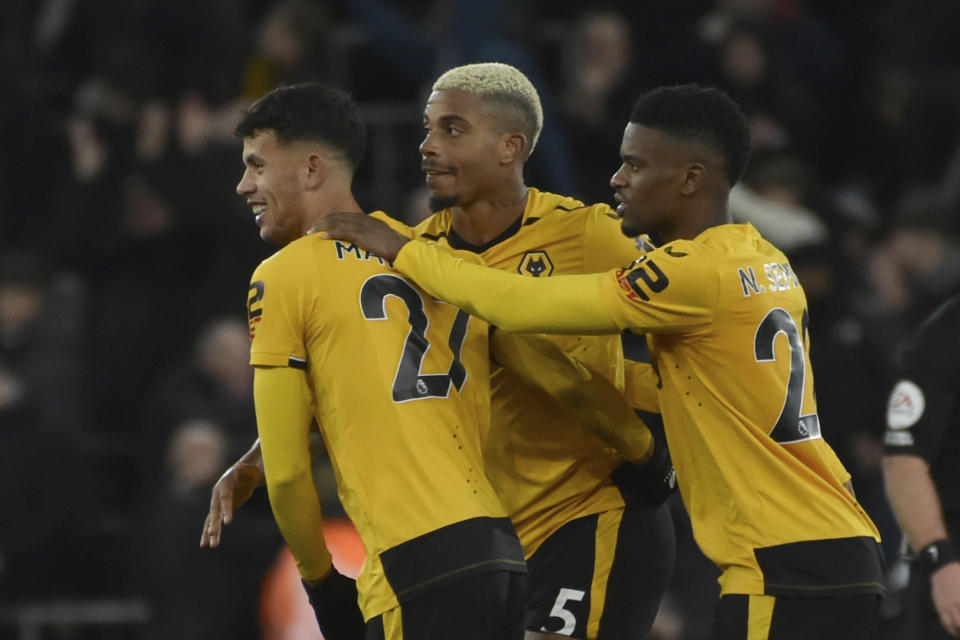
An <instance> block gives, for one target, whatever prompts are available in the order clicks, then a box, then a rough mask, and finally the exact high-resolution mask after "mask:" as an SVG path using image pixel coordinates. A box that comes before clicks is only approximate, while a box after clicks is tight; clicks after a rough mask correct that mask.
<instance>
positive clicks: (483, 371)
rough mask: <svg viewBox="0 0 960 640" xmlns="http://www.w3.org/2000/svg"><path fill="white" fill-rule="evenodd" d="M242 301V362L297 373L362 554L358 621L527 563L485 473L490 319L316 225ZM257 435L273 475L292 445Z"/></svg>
mask: <svg viewBox="0 0 960 640" xmlns="http://www.w3.org/2000/svg"><path fill="white" fill-rule="evenodd" d="M248 303H249V304H248V308H249V318H250V328H251V336H252V346H251V356H250V361H251V364H253V365H254V366H256V367H273V368H276V367H286V368H294V369H302V370H303V372H304V376H305V387H306V389H307V390H308V391H307V393H308V394H309V395H310V402H311V403H312V407H311V408H312V414H313V418H314V419H315V420H316V422H317V424H318V425H319V427H320V430H321V433H322V434H323V437H324V441H325V443H326V446H327V449H328V451H329V454H330V458H331V461H332V463H333V468H334V472H335V474H336V478H337V487H338V493H339V496H340V499H341V501H342V503H343V506H344V508H345V510H346V512H347V515H348V516H349V517H350V519H351V520H352V521H353V523H354V525H355V526H356V528H357V530H358V532H359V534H360V537H361V539H362V541H363V544H364V548H365V550H366V553H367V559H366V561H365V563H364V566H363V569H362V571H361V573H360V575H359V577H358V582H357V585H358V590H359V592H360V606H361V609H362V610H363V612H364V616H365V617H366V618H370V617H372V616H375V615H377V614H379V613H382V612H383V611H386V610H388V609H390V608H393V607H395V606H397V603H398V602H403V601H404V598H410V597H415V596H416V595H418V594H419V593H422V592H423V591H424V590H426V589H429V588H436V586H437V585H438V584H442V581H443V580H444V579H449V578H450V577H451V576H453V575H456V574H457V573H458V572H460V574H461V575H462V572H464V571H472V572H476V571H478V570H491V568H507V569H508V570H520V571H522V570H523V557H522V552H521V550H520V546H519V544H518V543H517V540H516V538H515V537H514V535H513V530H512V528H511V527H510V524H509V521H508V520H507V519H506V512H505V510H504V508H503V507H502V505H501V504H500V501H499V500H498V498H497V496H496V493H495V492H494V490H493V488H492V487H491V485H490V483H489V481H488V480H487V478H486V476H485V474H484V467H483V454H482V449H483V441H484V439H485V438H486V434H487V429H488V424H489V379H490V372H489V355H488V338H487V325H486V323H485V322H483V321H482V320H480V319H478V318H471V317H470V316H468V315H467V314H466V313H464V312H462V311H460V310H458V309H457V308H456V307H453V306H451V305H449V304H445V303H442V302H436V301H434V300H431V299H430V297H429V296H426V295H424V294H423V293H422V292H421V291H420V290H418V289H417V288H416V287H415V286H413V285H412V284H411V283H410V282H409V281H408V280H406V279H404V278H402V277H401V276H399V275H397V274H396V273H395V272H391V271H390V270H389V269H388V267H387V266H386V264H385V262H384V261H383V260H381V259H380V258H378V257H377V256H375V255H372V254H369V253H366V252H363V251H361V250H359V249H358V248H357V247H355V246H353V245H349V244H345V243H342V242H338V241H331V240H325V239H322V238H321V237H319V236H306V237H303V238H301V239H299V240H296V241H294V242H292V243H290V244H289V245H287V246H286V247H284V248H283V249H281V250H280V251H279V252H277V253H276V254H274V255H273V256H272V257H270V258H268V259H267V260H265V261H264V262H262V263H261V264H260V265H259V267H258V268H257V269H256V271H255V272H254V275H253V278H252V282H251V285H250V297H249V300H248ZM259 418H260V415H259V408H258V422H260V420H259ZM266 422H268V423H269V425H271V426H268V427H267V428H268V429H270V428H274V429H277V430H281V429H285V428H286V427H285V426H283V425H278V424H277V422H276V421H275V420H273V421H270V420H267V421H266ZM308 422H309V421H308ZM261 426H262V425H261ZM260 435H261V442H262V446H263V450H264V460H265V466H266V472H267V476H268V479H269V478H271V477H272V478H274V479H279V480H276V481H277V482H280V483H281V485H282V482H283V481H284V479H285V478H287V475H285V474H286V473H287V472H286V470H285V468H286V466H287V465H288V464H289V465H290V466H291V467H292V466H295V465H296V464H298V463H296V462H294V461H293V456H294V452H293V451H290V452H284V451H279V452H277V451H276V449H277V447H273V448H272V449H270V447H269V443H270V442H271V438H273V441H274V442H275V441H276V437H279V436H278V435H277V434H273V433H270V432H267V433H264V432H263V431H261V434H260ZM268 449H270V451H271V456H272V457H271V458H269V459H268V457H267V452H268ZM271 463H273V464H271ZM269 486H270V483H268V487H269ZM283 508H287V509H294V508H297V505H296V504H293V503H292V502H291V503H289V504H285V505H284V506H283ZM278 515H279V516H282V515H283V514H278ZM280 521H281V518H280V517H278V523H279V522H280ZM295 555H296V553H295ZM299 561H300V558H298V562H299ZM484 567H485V569H484Z"/></svg>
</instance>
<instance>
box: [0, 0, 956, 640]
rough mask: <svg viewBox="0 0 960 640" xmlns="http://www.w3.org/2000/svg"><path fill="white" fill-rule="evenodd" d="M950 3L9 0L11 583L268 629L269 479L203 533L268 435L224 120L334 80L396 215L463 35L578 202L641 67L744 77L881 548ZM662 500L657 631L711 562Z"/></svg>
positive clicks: (950, 76) (919, 289)
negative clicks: (229, 472) (668, 559)
mask: <svg viewBox="0 0 960 640" xmlns="http://www.w3.org/2000/svg"><path fill="white" fill-rule="evenodd" d="M586 4H589V5H590V7H589V8H585V6H586ZM958 23H960V4H958V3H952V2H939V3H927V5H926V6H925V8H924V10H923V11H917V10H916V8H915V6H914V3H911V2H909V1H907V0H871V1H869V2H867V0H849V1H847V2H833V1H831V0H674V1H671V2H662V1H656V0H632V1H630V2H625V1H621V2H594V3H583V2H574V1H573V0H549V2H548V1H546V0H524V1H512V2H507V1H505V0H486V1H484V2H477V1H476V0H404V1H402V2H401V1H399V0H393V1H389V0H190V2H185V1H182V0H133V1H131V0H6V1H5V2H3V3H2V4H0V84H2V86H3V91H2V92H0V141H2V149H3V150H4V153H5V154H6V155H5V157H6V158H7V160H6V161H5V162H4V165H3V168H2V170H0V192H2V193H3V194H4V198H3V202H2V203H0V228H2V230H3V232H2V233H0V438H2V445H0V478H2V480H3V481H4V482H3V484H2V486H3V487H4V491H3V492H2V497H0V500H2V502H3V504H2V505H0V518H2V523H3V524H2V525H0V604H2V603H9V602H18V601H25V600H36V599H51V598H72V597H97V596H119V595H131V594H132V595H136V596H141V597H144V598H146V599H147V600H148V601H149V602H150V604H151V606H152V607H153V611H154V613H155V615H154V616H153V619H154V620H155V621H156V622H155V623H153V624H152V625H151V627H152V631H151V632H152V633H154V635H153V636H148V637H154V636H155V637H178V638H187V637H194V636H193V635H186V632H185V631H183V630H182V629H180V628H178V627H172V628H171V627H166V628H164V626H163V625H164V621H165V622H166V623H170V622H173V621H175V620H177V619H180V620H183V619H188V620H191V622H192V625H191V626H192V627H194V628H193V629H192V631H193V632H196V634H197V635H196V636H195V637H231V638H248V637H249V638H256V637H258V633H257V631H256V627H257V624H256V616H257V608H256V602H257V597H258V595H257V594H258V585H259V584H260V583H261V582H262V580H263V576H264V574H265V572H266V571H267V570H268V568H269V566H270V564H271V563H272V562H273V560H274V558H275V556H276V552H277V550H278V549H279V548H280V538H279V536H278V534H277V531H276V528H275V526H274V525H273V522H272V519H271V517H270V513H269V508H268V507H267V506H266V502H265V500H264V499H263V496H260V497H259V498H257V499H255V500H254V501H253V503H252V504H251V505H250V507H249V508H245V510H244V511H242V512H241V514H240V516H239V518H238V520H237V523H236V524H234V525H233V526H232V527H231V528H230V529H229V530H228V531H227V532H226V535H225V537H224V544H223V547H222V548H221V549H219V550H217V551H215V552H209V551H204V552H201V551H200V550H199V549H198V548H197V547H198V542H199V533H200V526H201V524H202V522H203V516H204V514H205V512H206V506H207V502H208V500H209V489H210V486H211V485H212V483H213V482H214V480H215V479H216V477H217V475H218V474H219V473H220V472H221V471H222V470H223V469H224V468H225V466H226V465H227V464H228V463H229V461H231V460H232V459H233V458H235V457H236V456H237V455H239V454H240V453H242V452H243V450H244V449H245V448H246V446H248V445H249V444H250V442H251V441H252V440H253V439H254V437H255V432H256V429H255V422H254V416H253V407H252V398H251V381H252V375H251V373H250V370H249V367H248V365H247V355H248V353H247V350H248V338H247V330H246V324H245V316H244V302H245V296H246V292H247V283H248V279H249V276H250V274H251V272H252V270H253V268H254V267H255V266H256V264H257V263H258V262H259V261H260V260H262V259H263V258H265V257H266V256H268V255H269V254H270V253H271V252H272V251H274V250H275V248H273V247H269V246H267V245H265V244H263V243H262V241H261V240H260V238H259V236H258V233H257V228H256V226H255V224H254V221H253V215H252V214H251V212H250V211H249V209H248V208H247V207H246V205H245V203H244V202H243V201H242V200H241V199H240V198H239V197H237V196H236V194H235V193H234V187H235V185H236V182H237V181H238V180H239V177H240V173H241V162H240V144H239V142H238V141H237V140H236V139H235V138H234V136H233V127H234V125H235V123H236V121H237V119H238V116H239V113H240V111H241V110H242V109H243V107H244V106H245V105H247V104H249V102H250V101H251V100H252V99H255V98H256V97H258V96H259V95H261V94H262V93H264V92H265V91H267V90H268V89H270V88H272V87H274V86H277V85H279V84H284V83H292V82H296V81H301V80H321V81H327V82H330V83H333V84H336V85H338V86H341V87H343V88H345V89H347V90H349V91H350V92H351V93H352V95H353V96H354V97H355V98H356V99H357V100H358V101H359V103H360V104H361V106H362V109H363V112H364V117H365V119H366V121H367V122H368V126H369V139H370V142H369V149H368V153H367V158H366V159H365V161H364V163H363V165H362V167H361V169H360V173H359V175H358V178H357V187H358V189H357V194H358V196H359V198H360V203H361V205H362V206H364V207H365V208H367V209H369V210H373V209H384V210H387V211H388V212H390V213H391V214H392V215H395V216H396V217H398V218H401V219H403V220H405V221H407V222H411V223H413V222H416V221H418V220H420V219H422V218H423V217H425V216H426V215H427V214H428V212H427V211H426V208H425V207H426V205H425V202H426V198H425V195H424V188H423V180H422V176H421V174H420V170H419V154H418V151H417V145H418V143H419V140H420V139H421V137H422V126H421V118H420V113H421V110H422V104H423V101H424V99H425V97H426V96H427V95H428V92H429V87H430V84H431V83H432V81H433V79H435V77H436V76H437V75H439V73H441V72H442V71H444V70H445V69H447V68H449V67H451V66H454V65H457V64H462V63H466V62H476V61H503V62H508V63H510V64H513V65H515V66H517V67H519V68H520V69H521V70H523V71H524V72H525V73H526V74H527V75H528V76H529V77H530V78H531V80H532V81H533V82H534V84H535V85H536V86H537V87H538V89H539V90H540V93H541V98H542V100H543V103H544V111H545V129H544V133H543V136H542V138H541V142H540V144H539V145H538V148H537V151H536V153H534V155H533V157H532V158H531V160H530V162H529V163H528V170H527V173H526V176H527V180H528V183H529V184H530V185H532V186H537V187H539V188H542V189H545V190H549V191H555V192H558V193H563V194H569V195H573V196H576V197H579V198H580V199H582V200H584V201H587V202H597V201H608V202H609V201H610V200H611V190H610V188H609V178H610V175H611V174H612V173H613V171H614V170H615V169H616V167H617V165H618V164H619V160H618V149H619V141H620V136H621V133H622V131H623V126H624V124H625V122H626V119H627V116H628V115H629V112H630V108H631V106H632V101H633V99H634V98H635V97H636V96H638V95H639V94H640V93H641V92H642V91H644V90H647V89H649V88H652V87H654V86H657V85H660V84H673V83H678V82H699V83H703V84H711V85H716V86H719V87H721V88H723V89H725V90H726V91H727V92H729V93H730V94H731V95H732V96H733V97H734V98H735V99H737V100H738V101H739V102H740V104H741V105H742V106H743V108H744V110H745V112H746V114H747V115H748V117H749V120H750V123H751V128H752V134H753V145H754V153H753V158H752V161H751V164H750V166H749V168H748V171H747V174H746V176H745V179H744V181H743V183H742V184H741V185H739V186H738V187H737V188H736V189H735V190H734V192H733V195H732V197H731V209H732V211H733V215H734V218H735V219H736V220H738V221H750V222H752V223H753V224H754V225H755V226H756V227H757V228H758V229H759V230H760V231H761V233H763V234H764V235H765V236H766V237H767V238H769V239H770V240H772V241H773V242H774V243H775V244H777V245H778V246H780V247H781V248H782V249H783V250H784V251H785V252H786V253H787V255H788V256H789V257H790V259H791V261H792V263H793V266H794V269H795V271H796V272H797V274H798V276H799V277H800V279H801V281H802V282H803V285H804V287H805V289H806V292H807V296H808V298H809V308H810V314H811V336H812V361H813V365H814V368H815V371H816V376H817V379H816V384H817V401H818V405H819V411H820V416H821V420H822V423H823V425H824V433H825V436H826V437H827V439H828V440H829V441H830V442H831V444H833V446H834V447H835V448H836V449H837V450H838V452H839V454H840V456H841V458H842V459H843V461H844V462H845V464H846V465H847V467H848V468H849V469H850V470H851V472H852V473H853V475H854V484H855V487H856V490H857V493H858V497H859V498H860V500H861V502H862V503H863V504H864V506H865V507H866V508H867V510H868V511H869V512H870V514H871V515H872V516H873V518H874V519H875V520H876V522H877V523H878V525H879V526H880V528H881V530H882V531H883V533H884V536H885V542H884V549H885V551H886V552H887V554H888V562H889V563H891V564H894V563H893V562H892V561H893V560H894V559H895V558H896V557H897V553H898V544H899V539H900V533H899V531H898V530H897V527H896V524H895V523H894V521H893V518H892V516H891V515H890V511H889V508H888V506H887V503H886V499H885V497H884V494H883V489H882V483H881V478H880V466H879V463H880V458H881V455H882V445H881V441H880V436H881V432H882V427H883V415H884V410H885V406H884V405H885V400H886V393H887V391H888V389H889V386H890V384H891V382H892V380H891V376H892V365H893V362H894V357H895V355H896V353H897V348H898V345H899V344H900V341H901V340H902V339H903V338H904V337H905V335H906V333H907V331H908V330H910V329H911V328H913V327H915V326H916V325H917V324H918V322H919V320H920V319H921V318H923V317H925V316H926V315H927V313H928V312H929V311H930V310H932V308H933V307H934V306H935V305H936V304H937V303H939V302H940V301H942V300H943V299H944V298H945V297H946V296H947V295H949V294H950V293H953V292H955V291H957V290H958V289H960V225H958V221H960V39H958V38H957V37H956V31H955V25H956V24H958ZM14 487H18V489H13V488H14ZM331 508H332V509H334V510H335V509H336V506H335V505H333V506H332V507H331ZM676 512H677V513H676V516H677V522H678V526H677V530H678V533H679V535H680V536H681V542H682V544H681V547H680V551H679V554H680V556H679V558H678V571H677V574H678V575H677V579H676V582H677V584H676V588H675V590H674V592H673V593H672V594H671V596H670V598H669V599H668V602H667V606H666V607H665V612H664V616H663V619H662V621H661V624H660V625H659V626H658V631H657V633H658V634H660V636H659V637H661V638H665V639H666V638H674V639H679V638H684V639H688V640H695V639H696V638H699V637H702V635H698V634H702V633H704V632H705V630H706V629H708V628H709V621H710V612H711V611H712V609H711V607H712V604H713V598H714V597H715V594H716V585H715V583H714V582H713V580H714V578H715V574H714V573H713V569H712V568H711V566H710V565H709V563H707V562H706V561H705V560H703V559H702V557H700V556H698V552H697V551H696V549H695V548H694V547H693V546H692V542H691V541H690V540H689V530H688V527H687V528H686V529H685V527H684V520H683V519H684V515H683V513H682V506H681V505H680V504H679V502H677V509H676ZM683 536H687V538H683ZM894 586H895V585H894ZM894 591H895V590H894ZM888 602H889V603H890V604H889V605H888V609H889V611H888V615H889V616H891V617H894V616H895V615H896V613H897V612H896V598H895V597H894V598H892V599H888ZM183 615H187V616H189V617H187V618H179V616H183ZM207 624H209V625H211V626H209V627H208V626H205V625H207ZM205 629H206V630H207V631H206V632H205V631H204V630H205ZM209 629H216V631H215V632H211V631H209Z"/></svg>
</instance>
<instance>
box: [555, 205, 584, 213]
mask: <svg viewBox="0 0 960 640" xmlns="http://www.w3.org/2000/svg"><path fill="white" fill-rule="evenodd" d="M590 206H592V205H586V204H581V205H580V206H579V207H565V206H563V205H562V204H558V205H557V206H556V207H554V208H555V209H560V211H566V212H567V213H569V212H571V211H579V210H580V209H586V208H588V207H590Z"/></svg>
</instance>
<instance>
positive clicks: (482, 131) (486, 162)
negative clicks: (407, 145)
mask: <svg viewBox="0 0 960 640" xmlns="http://www.w3.org/2000/svg"><path fill="white" fill-rule="evenodd" d="M495 108H496V107H495V106H494V105H492V104H490V103H489V102H486V101H484V99H483V98H482V97H481V96H478V95H475V94H472V93H468V92H466V91H459V90H457V91H434V92H433V93H432V94H430V97H429V98H428V99H427V106H426V108H425V109H424V111H423V126H424V128H425V129H426V137H425V138H424V139H423V142H422V143H420V154H421V156H422V157H423V160H422V167H423V171H424V172H425V173H426V174H427V187H428V188H429V189H430V208H431V209H432V210H433V211H439V210H441V209H444V208H447V207H452V206H461V207H462V206H467V205H469V204H471V203H472V202H475V201H476V200H478V199H480V198H481V197H482V196H483V194H484V193H489V192H490V191H492V190H496V189H499V188H500V186H501V184H502V179H501V176H502V171H503V169H502V166H501V162H500V160H501V157H502V155H503V151H504V148H503V145H502V141H503V140H504V139H505V137H506V134H501V133H500V131H501V128H500V126H499V124H500V123H499V122H498V120H497V118H496V113H495ZM528 142H529V141H528Z"/></svg>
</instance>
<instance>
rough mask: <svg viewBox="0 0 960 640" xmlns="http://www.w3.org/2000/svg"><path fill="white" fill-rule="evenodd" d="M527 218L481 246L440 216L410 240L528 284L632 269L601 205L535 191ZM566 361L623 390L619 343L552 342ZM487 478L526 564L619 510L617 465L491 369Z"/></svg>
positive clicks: (541, 401)
mask: <svg viewBox="0 0 960 640" xmlns="http://www.w3.org/2000/svg"><path fill="white" fill-rule="evenodd" d="M527 194H528V195H527V205H526V209H525V210H524V213H523V216H522V217H521V218H520V219H518V220H517V221H516V222H515V223H514V224H513V225H512V226H511V227H510V228H509V229H507V230H506V231H504V232H503V233H502V234H501V235H500V236H498V237H497V238H494V239H493V240H491V241H490V242H488V243H487V244H485V245H483V246H476V245H471V244H468V243H467V242H465V241H464V240H462V239H461V238H460V237H459V236H458V235H457V234H456V232H455V231H453V228H452V213H451V212H450V210H449V209H447V210H443V211H440V212H439V213H437V214H435V215H433V216H432V217H430V218H428V219H427V220H425V221H424V222H423V223H421V224H420V225H419V226H417V227H416V228H415V230H414V235H416V236H419V237H423V238H426V239H431V240H436V241H439V242H440V243H441V244H444V245H448V246H450V247H452V248H454V249H462V250H469V251H473V252H474V253H477V254H479V255H480V256H482V258H483V261H484V263H485V264H486V265H487V266H490V267H494V268H496V269H501V270H504V271H509V272H512V273H517V274H521V275H523V276H526V277H529V278H541V279H542V278H547V277H552V276H557V275H561V274H571V273H597V272H601V271H606V270H609V269H611V268H614V267H620V266H623V265H625V264H628V263H630V262H632V261H633V260H634V259H635V258H636V257H637V256H638V255H639V254H640V251H639V250H638V249H637V243H636V242H635V241H634V240H631V239H629V238H627V237H625V236H624V235H623V233H622V232H621V231H620V219H619V218H618V217H617V216H616V214H615V213H614V212H613V211H612V210H611V209H610V207H609V206H607V205H603V204H597V205H591V206H586V205H584V204H583V203H582V202H579V201H577V200H574V199H572V198H568V197H564V196H559V195H554V194H551V193H544V192H541V191H538V190H537V189H533V188H530V189H528V191H527ZM552 338H553V339H554V340H555V341H556V342H557V343H558V344H559V345H560V346H561V348H563V349H564V350H565V351H566V352H567V353H569V354H571V355H573V356H575V357H576V358H578V359H580V360H581V361H583V362H585V363H587V364H588V365H590V366H591V367H592V368H593V369H594V370H595V371H597V372H598V373H600V374H602V375H604V376H605V377H606V378H607V379H608V380H610V381H611V382H612V383H614V384H615V385H617V386H618V387H619V388H621V389H622V388H623V384H624V373H623V352H622V348H621V344H620V340H619V337H618V336H589V337H577V336H552ZM491 384H492V393H493V396H492V403H493V404H492V420H491V434H490V438H489V441H488V444H487V449H486V452H485V458H486V462H487V475H488V477H489V478H490V480H491V482H492V483H493V486H494V487H495V488H496V490H497V493H498V494H499V495H500V498H501V500H502V501H503V503H504V506H505V507H506V508H507V511H508V513H509V514H510V517H511V519H512V520H513V524H514V526H515V527H516V530H517V534H518V535H519V536H520V541H521V542H522V543H523V548H524V551H525V553H526V554H527V557H529V556H530V555H531V554H533V552H534V551H536V549H537V548H538V547H539V546H540V544H541V543H542V542H543V541H544V540H545V539H546V538H547V537H549V536H550V535H551V534H552V533H553V532H554V531H556V530H557V529H559V528H560V527H561V526H562V525H563V524H564V523H566V522H569V521H570V520H572V519H575V518H579V517H582V516H587V515H591V514H594V513H599V512H601V511H605V510H608V509H614V508H617V507H620V506H622V505H623V500H622V498H621V496H620V493H619V491H618V490H617V489H616V488H615V487H614V486H613V485H612V484H611V481H610V479H609V476H610V472H611V471H612V470H613V469H614V468H616V467H617V465H619V464H620V463H621V462H622V460H621V458H620V457H619V456H618V455H617V454H616V453H615V452H614V451H613V450H612V449H611V448H609V447H607V446H605V445H604V444H603V443H602V442H601V441H600V440H599V439H597V438H596V437H594V436H591V435H589V434H587V433H586V432H585V431H584V430H583V429H582V428H581V427H579V426H578V425H577V424H576V422H574V421H573V420H572V419H570V418H569V417H567V416H565V415H564V414H563V413H562V412H561V410H560V409H559V407H558V406H557V405H556V403H555V402H553V401H552V400H551V398H550V397H549V396H548V395H547V394H546V393H545V392H544V391H542V390H540V389H537V388H535V387H533V386H532V385H530V384H525V383H524V382H523V381H521V380H520V379H519V378H517V376H515V375H513V374H511V373H510V372H509V371H506V370H504V369H503V368H501V367H497V366H494V369H493V378H492V381H491Z"/></svg>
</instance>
